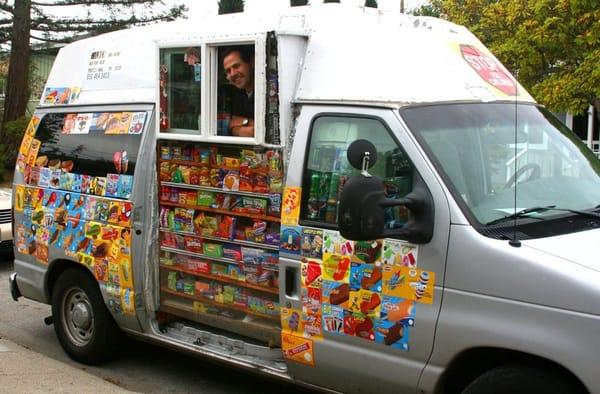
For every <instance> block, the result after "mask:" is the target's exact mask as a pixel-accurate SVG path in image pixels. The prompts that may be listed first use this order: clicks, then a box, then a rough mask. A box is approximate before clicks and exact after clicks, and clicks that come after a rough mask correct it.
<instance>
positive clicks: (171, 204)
mask: <svg viewBox="0 0 600 394" xmlns="http://www.w3.org/2000/svg"><path fill="white" fill-rule="evenodd" d="M160 204H161V205H165V206H169V207H179V208H189V209H196V210H198V211H204V212H213V213H219V214H222V215H231V216H241V217H245V218H250V219H257V220H266V221H269V222H280V221H281V218H278V217H277V216H265V215H257V214H253V213H245V212H236V211H230V210H228V209H218V208H211V207H207V206H204V205H192V204H180V203H177V202H171V201H162V200H161V201H160Z"/></svg>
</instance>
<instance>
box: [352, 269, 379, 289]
mask: <svg viewBox="0 0 600 394" xmlns="http://www.w3.org/2000/svg"><path fill="white" fill-rule="evenodd" d="M382 278H383V273H382V269H381V267H379V266H376V265H375V264H360V263H352V268H351V269H350V288H351V289H352V290H359V289H364V290H371V291H376V292H381V290H382V285H381V283H382V282H381V279H382Z"/></svg>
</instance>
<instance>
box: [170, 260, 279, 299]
mask: <svg viewBox="0 0 600 394" xmlns="http://www.w3.org/2000/svg"><path fill="white" fill-rule="evenodd" d="M160 267H161V268H164V269H166V270H170V271H178V272H183V273H184V274H189V275H193V276H198V277H201V278H206V279H211V280H216V281H218V282H223V283H229V284H232V285H235V286H239V287H245V288H247V289H252V290H256V291H260V292H263V293H270V294H275V295H277V294H279V289H277V288H275V287H265V286H259V285H253V284H251V283H248V282H245V281H242V280H237V279H233V278H230V277H227V276H219V275H211V274H203V273H201V272H196V271H192V270H187V269H185V268H181V267H177V266H176V265H168V264H161V265H160Z"/></svg>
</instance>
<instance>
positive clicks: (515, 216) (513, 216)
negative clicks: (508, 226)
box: [485, 205, 556, 226]
mask: <svg viewBox="0 0 600 394" xmlns="http://www.w3.org/2000/svg"><path fill="white" fill-rule="evenodd" d="M555 207H556V205H547V206H540V207H531V208H525V209H521V210H520V211H518V212H515V213H513V214H510V215H506V216H503V217H501V218H498V219H494V220H492V221H490V222H487V223H486V224H485V225H486V226H491V225H493V224H498V223H502V222H505V221H508V220H511V219H518V218H521V217H523V216H527V215H529V214H530V213H536V212H544V211H549V210H551V209H555ZM536 219H542V218H536Z"/></svg>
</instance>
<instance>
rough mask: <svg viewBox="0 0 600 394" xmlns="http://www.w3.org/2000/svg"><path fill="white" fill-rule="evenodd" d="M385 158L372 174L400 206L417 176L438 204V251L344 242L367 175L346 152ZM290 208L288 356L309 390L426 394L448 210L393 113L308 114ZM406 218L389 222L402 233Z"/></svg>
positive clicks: (295, 152) (284, 254)
mask: <svg viewBox="0 0 600 394" xmlns="http://www.w3.org/2000/svg"><path fill="white" fill-rule="evenodd" d="M357 139H367V140H369V141H371V142H372V143H373V144H374V145H375V146H376V148H377V153H378V157H379V158H378V161H377V163H376V164H375V166H374V167H373V168H372V169H371V170H370V172H371V173H372V174H374V175H377V176H379V177H381V178H382V179H383V180H384V183H385V184H386V191H387V194H388V196H390V197H396V198H400V197H402V196H404V195H406V194H407V193H408V192H410V191H411V189H412V183H413V179H414V177H415V174H416V172H418V173H419V174H420V176H421V177H422V178H423V179H424V181H425V183H426V185H427V187H428V188H429V190H430V192H431V194H432V196H433V199H434V204H435V228H434V236H433V239H432V240H431V241H430V242H429V243H427V244H423V245H415V244H410V243H408V242H405V241H403V240H400V239H381V240H363V241H349V240H345V239H343V238H342V237H341V235H340V234H339V232H338V231H337V207H338V202H339V192H340V190H341V189H342V188H343V184H344V182H345V181H346V180H347V179H348V178H349V177H351V176H353V175H356V174H357V173H358V171H357V170H354V169H352V168H351V167H350V165H349V163H348V161H347V159H346V150H347V147H348V146H349V144H350V143H352V142H353V141H355V140H357ZM282 202H283V205H282V228H281V252H280V256H281V258H280V264H281V266H282V268H281V269H282V273H281V274H282V278H284V280H285V284H283V283H282V286H281V288H282V291H281V297H282V300H281V301H282V303H281V304H282V328H283V334H282V347H283V353H284V357H286V361H287V363H288V367H289V370H290V373H291V374H292V375H293V376H294V377H295V378H297V379H299V380H303V381H308V382H311V383H313V384H318V385H321V386H326V387H330V388H333V389H336V390H340V391H345V392H346V391H350V392H358V391H364V392H391V390H395V391H396V392H397V391H398V390H399V391H401V392H402V391H414V390H415V388H416V386H417V382H418V379H419V375H420V372H421V371H422V369H423V367H424V365H425V363H426V362H427V359H428V357H429V355H430V354H431V351H432V346H433V338H434V330H435V324H436V319H437V316H438V313H439V309H440V302H441V294H442V291H441V290H442V279H443V276H444V275H443V274H444V265H445V260H446V245H447V241H448V231H449V212H448V208H447V206H448V204H447V202H446V199H445V196H444V194H443V192H442V188H441V187H440V184H439V183H438V181H437V180H436V178H435V177H434V174H433V173H432V172H431V171H430V170H429V167H428V166H427V164H426V163H425V161H424V158H423V156H422V155H421V153H420V151H419V150H418V148H417V146H416V145H415V144H414V142H413V140H412V139H411V138H410V136H409V135H408V133H406V132H405V131H404V129H403V126H402V125H401V124H400V121H399V118H398V117H397V116H396V115H395V114H394V113H393V112H392V110H388V109H369V108H347V107H319V106H305V107H303V109H302V111H301V115H300V117H299V118H298V121H297V124H296V133H295V135H294V137H293V147H292V152H291V157H290V160H289V169H288V174H287V180H286V188H285V191H284V196H283V201H282ZM408 214H409V213H408V211H406V210H405V209H403V208H390V209H388V210H387V211H386V225H387V226H388V227H389V228H399V227H401V226H402V225H403V223H404V221H405V220H406V218H407V215H408Z"/></svg>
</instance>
